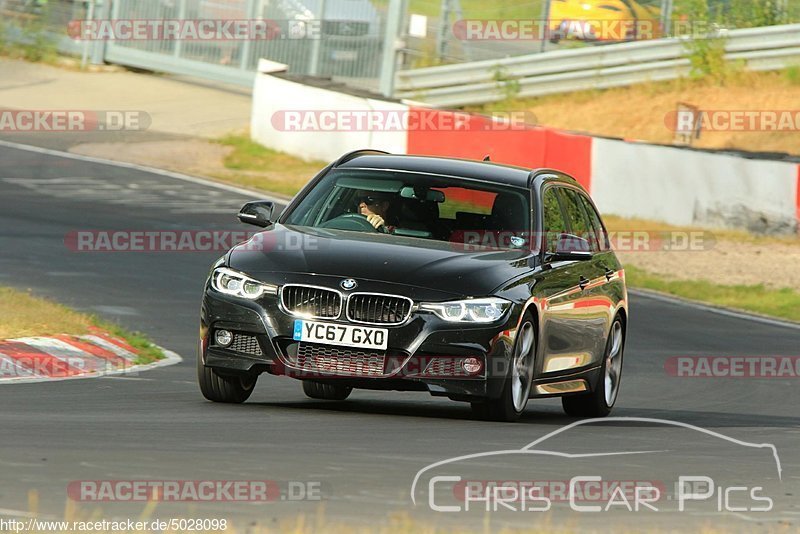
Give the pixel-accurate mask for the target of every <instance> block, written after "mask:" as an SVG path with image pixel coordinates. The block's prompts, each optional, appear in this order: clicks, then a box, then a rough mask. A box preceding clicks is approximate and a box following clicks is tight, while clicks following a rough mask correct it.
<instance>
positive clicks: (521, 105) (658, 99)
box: [470, 68, 800, 154]
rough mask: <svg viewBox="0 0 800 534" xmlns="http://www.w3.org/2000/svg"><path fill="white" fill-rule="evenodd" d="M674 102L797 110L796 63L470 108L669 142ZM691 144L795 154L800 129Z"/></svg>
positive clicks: (720, 136) (712, 136) (719, 135)
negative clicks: (718, 78) (721, 79)
mask: <svg viewBox="0 0 800 534" xmlns="http://www.w3.org/2000/svg"><path fill="white" fill-rule="evenodd" d="M678 102H685V103H689V104H693V105H695V106H698V107H699V108H700V109H702V110H737V111H739V110H745V111H750V110H795V111H800V108H798V102H800V73H798V71H797V69H796V68H790V69H787V70H785V71H778V72H763V73H755V72H743V73H739V74H737V75H735V76H734V77H733V78H732V79H731V80H730V81H729V82H727V83H726V84H725V86H724V87H723V86H720V85H718V84H716V83H714V82H711V81H708V80H689V79H680V80H675V81H670V82H659V83H644V84H637V85H632V86H628V87H620V88H615V89H607V90H597V91H581V92H576V93H569V94H560V95H552V96H545V97H540V98H526V99H517V100H513V101H510V102H509V101H506V102H499V103H494V104H488V105H486V106H479V107H472V108H470V109H471V110H473V111H480V112H490V111H495V110H503V111H507V110H511V109H514V110H519V109H524V110H527V111H530V112H532V113H533V114H534V115H535V116H536V118H537V121H538V123H539V124H542V125H544V126H550V127H553V128H561V129H565V130H574V131H581V132H590V133H594V134H600V135H604V136H610V137H620V138H624V139H638V140H643V141H650V142H653V143H671V142H672V139H673V132H672V131H671V130H670V128H669V127H668V125H667V124H666V123H665V116H666V115H667V114H668V113H670V112H673V111H675V110H676V105H677V103H678ZM693 146H696V147H700V148H736V149H741V150H750V151H763V152H786V153H789V154H800V131H793V132H787V131H782V132H729V131H728V132H724V131H722V132H710V131H706V132H703V133H702V134H701V137H700V139H697V140H695V142H694V144H693Z"/></svg>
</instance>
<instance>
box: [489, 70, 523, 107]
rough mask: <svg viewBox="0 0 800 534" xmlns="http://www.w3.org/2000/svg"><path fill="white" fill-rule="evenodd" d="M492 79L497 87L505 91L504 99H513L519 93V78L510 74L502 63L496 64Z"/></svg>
mask: <svg viewBox="0 0 800 534" xmlns="http://www.w3.org/2000/svg"><path fill="white" fill-rule="evenodd" d="M492 80H494V81H495V83H496V84H497V87H498V88H499V89H501V90H502V91H503V95H504V100H513V99H514V98H516V97H517V95H519V91H520V85H519V80H517V79H516V78H513V77H512V76H510V75H509V74H508V71H507V70H506V69H505V68H504V67H503V66H501V65H496V66H495V67H494V69H492Z"/></svg>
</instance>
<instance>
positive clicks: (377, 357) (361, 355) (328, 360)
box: [294, 343, 386, 376]
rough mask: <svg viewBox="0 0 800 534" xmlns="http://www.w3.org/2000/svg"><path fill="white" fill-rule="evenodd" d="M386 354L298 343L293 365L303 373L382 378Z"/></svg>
mask: <svg viewBox="0 0 800 534" xmlns="http://www.w3.org/2000/svg"><path fill="white" fill-rule="evenodd" d="M385 360H386V353H385V352H384V351H380V350H377V351H366V350H359V349H353V348H347V347H343V348H339V347H331V346H327V345H319V344H316V343H300V344H299V346H298V347H297V358H296V360H295V362H294V363H295V365H296V367H298V368H299V369H302V370H303V371H307V372H311V373H320V374H328V375H344V376H383V374H384V370H383V369H384V362H385Z"/></svg>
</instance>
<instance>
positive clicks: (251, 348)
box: [226, 334, 263, 356]
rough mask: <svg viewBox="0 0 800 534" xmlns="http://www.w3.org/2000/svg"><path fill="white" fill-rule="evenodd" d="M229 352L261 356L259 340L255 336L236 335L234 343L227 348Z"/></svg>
mask: <svg viewBox="0 0 800 534" xmlns="http://www.w3.org/2000/svg"><path fill="white" fill-rule="evenodd" d="M226 348H227V349H228V350H233V351H236V352H243V353H245V354H252V355H254V356H261V355H262V354H263V353H262V352H261V346H260V345H259V344H258V339H256V338H255V336H246V335H244V334H234V335H233V342H232V343H231V344H230V345H228V346H227V347H226Z"/></svg>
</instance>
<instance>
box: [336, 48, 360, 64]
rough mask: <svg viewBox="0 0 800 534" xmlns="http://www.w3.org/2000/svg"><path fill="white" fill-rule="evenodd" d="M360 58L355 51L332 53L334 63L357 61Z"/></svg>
mask: <svg viewBox="0 0 800 534" xmlns="http://www.w3.org/2000/svg"><path fill="white" fill-rule="evenodd" d="M357 57H358V52H356V51H355V50H334V51H333V52H332V53H331V59H333V60H334V61H355V59H356V58H357Z"/></svg>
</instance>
